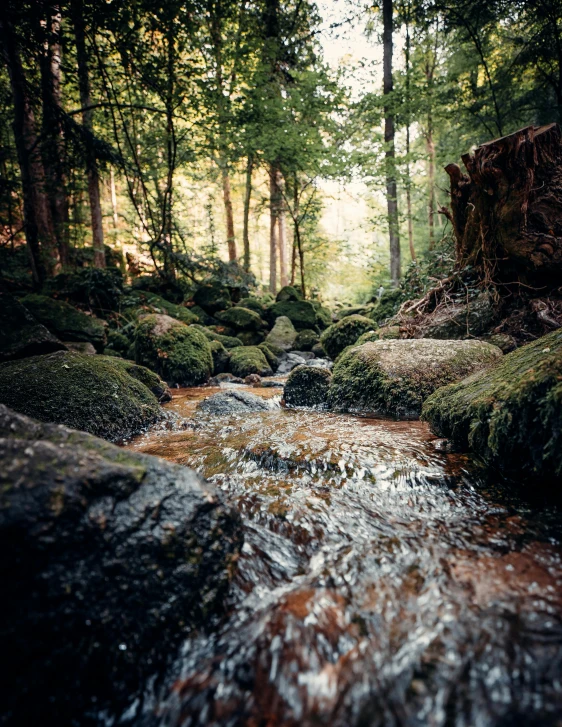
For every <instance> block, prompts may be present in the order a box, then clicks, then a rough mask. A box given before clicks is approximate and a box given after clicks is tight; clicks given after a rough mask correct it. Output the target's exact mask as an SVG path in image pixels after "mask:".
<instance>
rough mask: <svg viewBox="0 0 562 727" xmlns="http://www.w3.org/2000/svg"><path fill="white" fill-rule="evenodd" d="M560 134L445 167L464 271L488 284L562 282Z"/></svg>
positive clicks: (517, 141)
mask: <svg viewBox="0 0 562 727" xmlns="http://www.w3.org/2000/svg"><path fill="white" fill-rule="evenodd" d="M561 142H562V134H561V132H560V127H559V126H558V125H557V124H550V125H548V126H542V127H533V126H529V127H527V128H526V129H521V130H520V131H516V132H515V133H513V134H510V135H509V136H505V137H503V138H501V139H496V140H494V141H491V142H488V143H487V144H482V146H480V147H478V149H476V151H475V152H474V154H465V155H464V156H463V157H462V160H463V162H464V165H465V167H466V170H467V172H468V174H463V173H462V172H461V169H460V167H459V166H458V165H457V164H449V165H448V166H447V167H445V171H446V172H447V173H448V175H449V177H450V181H451V210H447V209H445V208H444V209H442V210H440V211H441V212H442V213H443V214H445V215H446V216H447V217H449V219H450V220H451V221H452V223H453V229H454V232H455V237H456V243H457V261H458V265H459V266H464V265H466V264H468V263H470V264H471V265H473V266H476V267H478V268H480V269H481V271H482V273H483V277H484V279H487V280H503V281H507V280H509V281H510V282H513V280H520V281H525V284H527V285H528V284H533V285H535V284H537V285H540V284H541V283H544V284H549V283H551V282H553V283H556V281H557V282H558V283H559V281H560V278H561V276H562V143H561Z"/></svg>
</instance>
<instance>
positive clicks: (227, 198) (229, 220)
mask: <svg viewBox="0 0 562 727" xmlns="http://www.w3.org/2000/svg"><path fill="white" fill-rule="evenodd" d="M221 174H222V194H223V199H224V210H225V212H226V236H227V240H228V259H229V260H236V258H237V257H238V255H237V253H236V237H235V235H234V213H233V211H232V197H231V192H230V177H229V175H228V167H227V165H226V162H223V163H222V164H221Z"/></svg>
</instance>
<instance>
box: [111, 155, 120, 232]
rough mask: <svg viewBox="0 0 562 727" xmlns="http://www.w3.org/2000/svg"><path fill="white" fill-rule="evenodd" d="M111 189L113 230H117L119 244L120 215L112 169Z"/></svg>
mask: <svg viewBox="0 0 562 727" xmlns="http://www.w3.org/2000/svg"><path fill="white" fill-rule="evenodd" d="M109 187H110V193H111V213H112V217H113V229H114V230H115V242H116V243H117V244H119V214H118V212H117V190H116V188H115V173H114V171H113V169H111V171H110V173H109Z"/></svg>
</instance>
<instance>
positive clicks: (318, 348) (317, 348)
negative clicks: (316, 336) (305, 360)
mask: <svg viewBox="0 0 562 727" xmlns="http://www.w3.org/2000/svg"><path fill="white" fill-rule="evenodd" d="M311 351H312V353H313V354H314V355H315V356H316V357H317V358H326V356H327V355H328V354H327V353H326V351H325V350H324V346H323V345H322V344H321V343H320V342H318V343H315V344H314V346H313V347H312V348H311Z"/></svg>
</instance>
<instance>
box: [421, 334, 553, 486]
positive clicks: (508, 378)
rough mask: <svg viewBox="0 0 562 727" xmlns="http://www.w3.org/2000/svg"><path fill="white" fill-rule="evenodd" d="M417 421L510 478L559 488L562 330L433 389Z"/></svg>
mask: <svg viewBox="0 0 562 727" xmlns="http://www.w3.org/2000/svg"><path fill="white" fill-rule="evenodd" d="M422 418H423V419H425V420H426V421H428V422H430V424H431V427H432V429H433V430H434V432H436V433H437V434H439V436H443V437H448V438H450V439H451V440H453V441H454V442H455V443H456V444H457V445H458V446H459V447H462V448H464V449H470V450H472V451H473V452H475V453H476V454H478V456H479V457H480V458H481V459H483V460H484V461H486V462H488V463H490V464H493V465H496V466H498V467H499V468H501V469H502V470H504V471H505V472H506V473H508V474H510V475H513V476H515V477H517V478H521V479H528V480H531V481H535V480H537V481H538V482H539V483H541V484H542V485H547V484H550V483H552V482H553V481H554V482H557V483H558V486H559V485H560V482H562V480H561V478H562V329H560V330H558V331H554V332H553V333H550V334H548V335H547V336H544V337H542V338H539V339H538V340H536V341H533V343H529V344H527V345H526V346H522V347H521V348H519V349H517V350H516V351H512V352H511V353H508V354H506V355H505V356H504V357H503V360H502V361H501V362H500V364H499V365H498V366H496V368H494V369H493V370H492V371H484V372H479V373H476V374H474V375H473V376H470V377H469V378H467V379H464V380H463V381H460V382H458V383H456V384H451V385H450V386H447V387H445V388H443V389H439V390H438V391H436V392H435V393H434V394H433V396H431V397H430V398H429V399H428V400H427V401H426V402H425V404H424V407H423V413H422ZM555 494H556V496H557V497H560V487H558V490H557V492H556V493H555Z"/></svg>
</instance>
